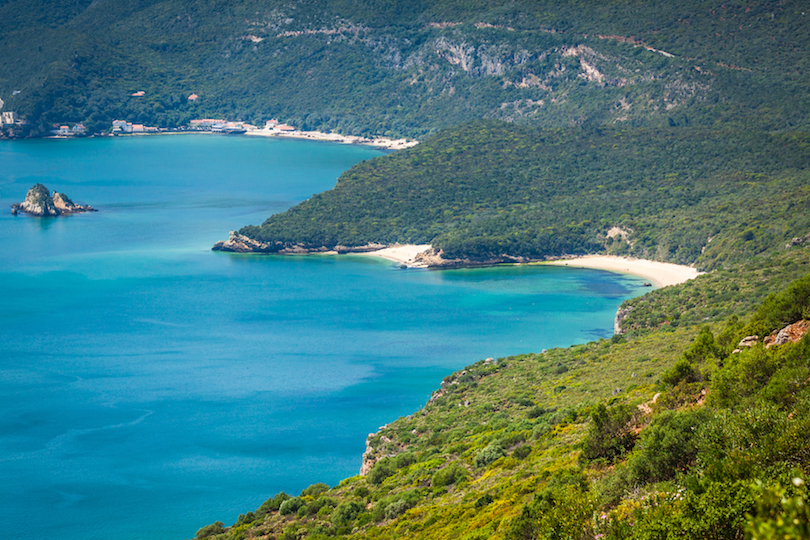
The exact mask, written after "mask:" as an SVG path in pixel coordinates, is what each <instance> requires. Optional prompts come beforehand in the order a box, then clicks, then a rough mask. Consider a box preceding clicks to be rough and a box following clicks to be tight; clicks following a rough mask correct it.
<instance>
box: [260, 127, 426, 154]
mask: <svg viewBox="0 0 810 540" xmlns="http://www.w3.org/2000/svg"><path fill="white" fill-rule="evenodd" d="M245 135H253V136H256V137H286V138H288V139H309V140H312V141H327V142H337V143H343V144H362V145H365V146H373V147H375V148H386V149H388V150H402V149H403V148H410V147H412V146H416V145H417V144H419V141H408V140H405V139H388V138H386V137H377V138H375V139H368V138H366V137H357V136H354V135H338V134H337V133H323V132H321V131H299V130H296V131H273V130H269V129H253V130H249V131H247V132H246V133H245Z"/></svg>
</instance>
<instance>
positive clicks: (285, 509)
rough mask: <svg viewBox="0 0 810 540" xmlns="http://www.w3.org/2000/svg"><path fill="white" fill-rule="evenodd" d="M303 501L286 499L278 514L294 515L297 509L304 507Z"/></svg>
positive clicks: (296, 498) (294, 498)
mask: <svg viewBox="0 0 810 540" xmlns="http://www.w3.org/2000/svg"><path fill="white" fill-rule="evenodd" d="M304 504H305V503H304V500H303V499H302V498H301V497H293V498H291V499H287V500H286V501H284V502H283V503H281V506H280V507H279V509H278V513H279V514H281V515H282V516H286V515H289V514H294V513H296V512H298V509H299V508H301V507H302V506H304Z"/></svg>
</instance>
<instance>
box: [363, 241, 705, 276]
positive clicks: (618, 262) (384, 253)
mask: <svg viewBox="0 0 810 540" xmlns="http://www.w3.org/2000/svg"><path fill="white" fill-rule="evenodd" d="M429 249H431V246H430V244H422V245H397V246H391V247H387V248H385V249H380V250H377V251H369V252H365V253H359V254H358V255H364V256H371V257H381V258H383V259H386V260H389V261H392V262H395V263H398V264H403V265H406V266H407V267H409V268H427V267H428V265H427V263H425V262H424V261H418V262H417V261H416V256H417V255H419V254H420V253H424V252H425V251H428V250H429ZM537 264H550V265H555V266H570V267H572V268H592V269H594V270H606V271H608V272H619V273H626V274H633V275H636V276H640V277H643V278H645V279H647V280H648V281H649V282H650V283H652V284H653V285H655V286H656V287H666V286H667V285H677V284H678V283H683V282H685V281H688V280H690V279H694V278H696V277H697V276H699V275H700V274H701V273H702V272H698V271H697V270H695V269H694V268H692V267H690V266H683V265H680V264H672V263H663V262H657V261H648V260H644V259H630V258H627V257H613V256H610V255H585V256H583V257H575V258H571V259H560V260H556V261H546V262H541V263H537Z"/></svg>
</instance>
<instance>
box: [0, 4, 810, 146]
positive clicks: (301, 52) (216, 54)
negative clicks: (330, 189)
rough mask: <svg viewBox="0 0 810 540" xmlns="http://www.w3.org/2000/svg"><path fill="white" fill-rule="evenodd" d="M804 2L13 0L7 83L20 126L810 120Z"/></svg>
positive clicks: (2, 9)
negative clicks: (214, 120)
mask: <svg viewBox="0 0 810 540" xmlns="http://www.w3.org/2000/svg"><path fill="white" fill-rule="evenodd" d="M805 11H806V6H804V4H803V3H802V2H800V1H798V0H788V1H776V0H773V1H763V2H747V1H732V2H725V3H723V4H717V3H713V2H703V1H695V0H690V1H689V2H678V3H671V2H663V1H655V2H648V1H641V0H633V1H627V2H625V1H622V2H596V1H568V2H534V1H528V0H527V1H510V2H505V3H496V4H492V3H490V2H482V1H474V2H462V1H459V0H443V1H441V0H439V1H428V0H421V1H408V2H404V1H398V2H390V1H383V0H366V1H364V2H349V1H328V2H327V1H325V0H297V1H280V0H266V1H258V0H248V1H241V2H232V1H226V0H207V1H202V2H193V3H189V2H182V1H180V0H141V1H138V2H112V1H91V0H71V1H60V2H50V1H45V0H3V1H2V2H0V21H3V24H2V25H0V62H2V67H0V99H1V100H2V101H3V103H4V108H3V110H5V111H9V110H11V111H16V112H18V113H19V114H20V115H22V116H24V117H27V118H28V120H29V121H30V122H31V124H30V125H29V126H28V127H27V128H25V129H24V130H22V131H20V132H19V133H18V134H19V135H25V134H38V133H47V132H48V130H49V129H51V127H52V124H53V123H75V122H83V123H84V124H85V125H86V126H88V128H89V129H90V130H91V131H102V130H106V129H108V128H109V125H110V122H111V121H112V120H113V119H116V118H121V119H126V120H130V121H132V122H140V123H145V124H148V125H158V126H175V125H179V124H182V123H185V122H188V120H190V119H192V118H195V117H196V118H200V117H206V116H213V117H227V118H229V119H241V120H245V121H252V122H257V123H260V122H262V121H264V120H267V119H270V118H272V117H278V118H281V119H282V120H284V121H287V122H290V123H292V124H293V125H295V126H297V127H300V128H305V129H321V130H337V131H340V132H342V133H345V134H365V135H372V134H374V135H396V136H411V137H420V138H421V137H424V136H425V135H427V134H430V133H433V132H435V131H436V130H438V129H440V128H443V127H448V126H452V125H455V124H458V123H460V122H463V121H467V120H471V119H477V118H496V119H502V120H508V121H514V122H518V123H524V124H532V125H540V126H547V127H548V126H555V127H564V126H572V125H606V124H614V123H619V124H624V125H628V126H636V125H640V124H651V125H654V126H667V125H678V126H684V125H703V126H711V125H714V124H715V123H717V122H722V123H724V124H726V125H728V124H734V125H737V126H742V125H745V126H747V127H749V128H750V127H752V126H757V127H759V128H762V129H767V130H791V129H796V128H802V127H806V126H807V124H808V122H809V121H810V109H809V107H810V105H808V103H810V100H808V93H810V90H809V89H810V84H808V83H809V82H810V79H809V77H810V69H808V67H810V65H808V64H810V60H808V58H810V55H808V54H807V52H808V51H807V47H808V43H810V30H808V28H810V25H808V24H807V22H806V17H805ZM138 92H144V95H142V96H132V94H134V93H138ZM192 93H195V94H197V95H198V96H199V99H198V100H197V101H189V100H188V96H189V95H191V94H192Z"/></svg>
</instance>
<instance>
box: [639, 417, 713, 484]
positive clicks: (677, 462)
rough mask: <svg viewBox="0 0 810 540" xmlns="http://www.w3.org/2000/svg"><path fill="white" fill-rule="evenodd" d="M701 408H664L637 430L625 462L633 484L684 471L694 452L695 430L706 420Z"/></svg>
mask: <svg viewBox="0 0 810 540" xmlns="http://www.w3.org/2000/svg"><path fill="white" fill-rule="evenodd" d="M709 417H710V414H709V413H708V412H707V411H705V410H704V409H696V410H690V409H686V410H683V411H664V412H662V413H661V414H658V415H656V417H655V419H654V420H653V422H652V423H651V424H650V425H649V426H647V427H646V428H645V429H644V430H642V432H641V437H640V438H639V440H638V443H637V444H636V448H635V450H634V451H633V453H632V454H631V455H630V457H629V459H628V461H627V463H628V472H629V479H630V481H631V483H633V484H635V485H639V484H646V483H649V482H660V481H662V480H669V479H671V478H674V477H675V476H676V475H677V474H678V473H681V472H685V471H686V470H687V469H688V468H689V467H690V466H691V465H692V464H693V463H694V460H695V457H696V456H697V443H696V441H695V432H696V430H698V429H700V428H701V426H702V425H703V424H704V423H706V422H707V421H708V419H709Z"/></svg>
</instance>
